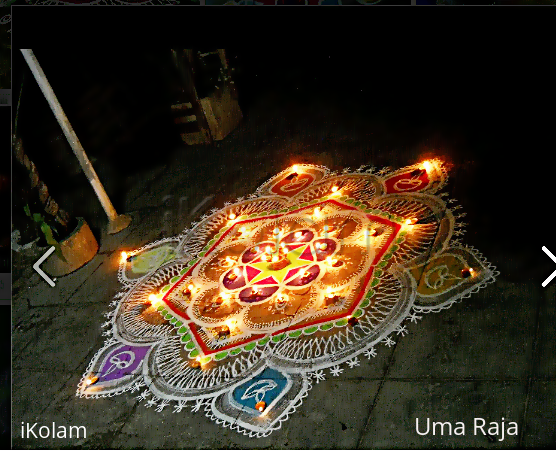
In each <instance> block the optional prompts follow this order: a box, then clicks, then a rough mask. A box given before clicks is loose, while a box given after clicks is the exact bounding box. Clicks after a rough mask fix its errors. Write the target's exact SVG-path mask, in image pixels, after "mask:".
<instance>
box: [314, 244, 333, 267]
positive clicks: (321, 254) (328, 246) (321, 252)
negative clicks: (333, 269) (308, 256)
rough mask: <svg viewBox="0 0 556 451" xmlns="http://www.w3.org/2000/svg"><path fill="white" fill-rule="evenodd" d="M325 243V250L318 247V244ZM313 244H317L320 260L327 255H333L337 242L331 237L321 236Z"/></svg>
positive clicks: (316, 250)
mask: <svg viewBox="0 0 556 451" xmlns="http://www.w3.org/2000/svg"><path fill="white" fill-rule="evenodd" d="M323 243H326V249H325V250H321V249H317V244H323ZM313 245H314V246H315V253H316V254H317V261H318V262H321V261H323V260H325V259H326V257H328V256H330V255H332V254H333V253H334V251H335V250H336V242H335V241H334V240H331V239H329V238H320V239H318V240H315V242H314V243H313Z"/></svg>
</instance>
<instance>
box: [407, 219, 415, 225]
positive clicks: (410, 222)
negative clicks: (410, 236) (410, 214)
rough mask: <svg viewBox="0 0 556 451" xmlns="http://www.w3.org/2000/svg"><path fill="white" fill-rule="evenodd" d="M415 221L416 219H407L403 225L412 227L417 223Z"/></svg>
mask: <svg viewBox="0 0 556 451" xmlns="http://www.w3.org/2000/svg"><path fill="white" fill-rule="evenodd" d="M417 221H418V219H417V218H408V219H406V220H405V225H414V224H416V223H417Z"/></svg>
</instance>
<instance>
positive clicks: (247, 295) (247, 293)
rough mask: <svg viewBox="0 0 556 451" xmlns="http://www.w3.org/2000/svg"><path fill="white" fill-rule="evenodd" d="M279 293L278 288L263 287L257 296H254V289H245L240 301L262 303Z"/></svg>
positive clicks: (242, 291)
mask: <svg viewBox="0 0 556 451" xmlns="http://www.w3.org/2000/svg"><path fill="white" fill-rule="evenodd" d="M276 291H278V287H262V288H258V292H257V294H256V295H253V288H245V289H244V290H241V291H240V293H239V299H240V300H241V301H243V302H261V301H264V300H265V299H266V298H269V297H270V296H272V295H273V294H274V293H276Z"/></svg>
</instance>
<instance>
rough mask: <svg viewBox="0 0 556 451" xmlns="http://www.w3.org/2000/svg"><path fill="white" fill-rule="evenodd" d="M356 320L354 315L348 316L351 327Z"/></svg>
mask: <svg viewBox="0 0 556 451" xmlns="http://www.w3.org/2000/svg"><path fill="white" fill-rule="evenodd" d="M358 322H359V320H358V319H357V318H356V317H355V316H350V317H349V318H348V324H349V325H350V326H352V327H353V326H355V325H356V324H357V323H358Z"/></svg>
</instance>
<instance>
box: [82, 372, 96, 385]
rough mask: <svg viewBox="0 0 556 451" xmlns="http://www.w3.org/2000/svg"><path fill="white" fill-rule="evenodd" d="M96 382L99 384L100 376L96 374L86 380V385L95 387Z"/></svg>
mask: <svg viewBox="0 0 556 451" xmlns="http://www.w3.org/2000/svg"><path fill="white" fill-rule="evenodd" d="M96 382H98V376H97V375H95V374H91V375H89V376H88V377H87V379H85V385H87V386H89V385H93V384H95V383H96Z"/></svg>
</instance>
